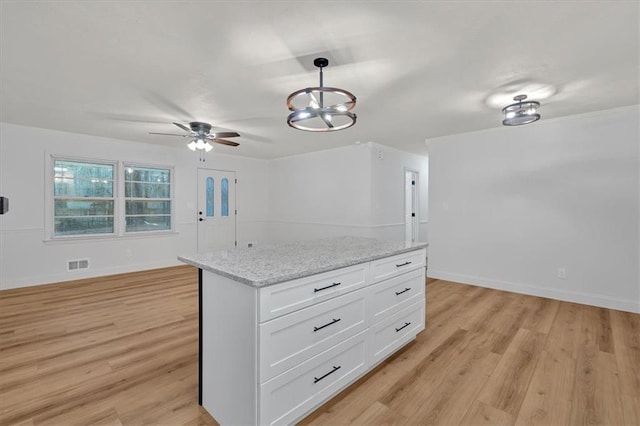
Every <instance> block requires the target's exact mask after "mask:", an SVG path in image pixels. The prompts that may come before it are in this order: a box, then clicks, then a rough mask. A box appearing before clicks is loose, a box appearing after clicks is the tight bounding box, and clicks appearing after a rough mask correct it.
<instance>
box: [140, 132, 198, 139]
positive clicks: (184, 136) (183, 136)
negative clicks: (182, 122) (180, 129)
mask: <svg viewBox="0 0 640 426" xmlns="http://www.w3.org/2000/svg"><path fill="white" fill-rule="evenodd" d="M149 134H150V135H165V136H180V137H181V138H186V137H187V136H189V135H176V134H175V133H156V132H149Z"/></svg>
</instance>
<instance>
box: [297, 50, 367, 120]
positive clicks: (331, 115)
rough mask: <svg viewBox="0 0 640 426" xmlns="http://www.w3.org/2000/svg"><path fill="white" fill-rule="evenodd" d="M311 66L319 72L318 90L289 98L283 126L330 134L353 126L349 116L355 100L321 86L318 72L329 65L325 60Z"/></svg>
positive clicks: (351, 96)
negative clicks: (288, 111)
mask: <svg viewBox="0 0 640 426" xmlns="http://www.w3.org/2000/svg"><path fill="white" fill-rule="evenodd" d="M313 65H315V66H316V67H318V68H320V86H318V87H307V88H306V89H301V90H297V91H295V92H293V93H292V94H290V95H289V97H288V98H287V107H288V108H289V110H290V111H292V113H291V114H289V116H288V117H287V124H288V125H289V126H291V127H293V128H294V129H298V130H304V131H307V132H332V131H336V130H342V129H346V128H348V127H351V126H353V125H354V124H356V115H355V114H354V113H352V112H351V110H352V109H353V107H355V106H356V97H355V96H354V95H353V94H352V93H351V92H348V91H347V90H343V89H336V88H335V87H325V86H323V81H322V68H324V67H326V66H327V65H329V60H328V59H326V58H316V59H315V60H314V61H313Z"/></svg>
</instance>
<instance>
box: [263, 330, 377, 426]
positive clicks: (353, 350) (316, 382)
mask: <svg viewBox="0 0 640 426" xmlns="http://www.w3.org/2000/svg"><path fill="white" fill-rule="evenodd" d="M366 334H367V332H366V331H363V332H362V333H360V334H357V335H355V336H353V337H351V338H349V339H347V340H345V341H343V342H342V343H340V344H339V345H337V346H334V347H333V348H331V349H329V350H328V351H326V352H322V353H321V354H319V355H317V356H316V357H314V358H311V359H309V360H308V361H306V362H304V363H302V364H300V365H298V366H297V367H295V368H293V369H291V370H289V371H287V372H286V373H284V374H281V375H279V376H276V377H274V378H273V379H271V380H269V381H268V382H266V383H264V384H262V385H261V386H260V410H261V412H260V424H261V425H272V424H290V423H293V422H294V421H296V420H298V419H300V418H301V417H302V416H304V415H305V414H307V413H308V412H309V411H310V410H312V409H313V408H315V407H317V406H318V405H320V404H321V403H322V402H324V401H326V400H327V399H329V398H330V397H331V396H333V395H334V394H335V393H336V392H337V391H339V390H340V389H342V388H344V387H346V386H347V385H348V384H350V383H351V382H352V381H353V380H354V379H356V378H357V377H358V376H360V375H361V374H362V373H364V371H365V370H366V369H367V362H366V353H367V351H366Z"/></svg>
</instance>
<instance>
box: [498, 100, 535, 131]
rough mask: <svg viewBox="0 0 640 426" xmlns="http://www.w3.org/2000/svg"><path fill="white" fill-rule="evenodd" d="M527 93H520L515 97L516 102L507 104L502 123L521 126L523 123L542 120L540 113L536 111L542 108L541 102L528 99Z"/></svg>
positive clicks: (503, 109) (503, 111) (503, 110)
mask: <svg viewBox="0 0 640 426" xmlns="http://www.w3.org/2000/svg"><path fill="white" fill-rule="evenodd" d="M525 99H527V95H518V96H515V97H514V98H513V100H514V101H516V103H515V104H511V105H507V106H506V107H504V108H502V113H503V114H504V120H502V124H503V125H505V126H520V125H521V124H529V123H533V122H534V121H538V120H540V114H538V113H537V112H536V111H537V110H538V108H540V103H539V102H536V101H526V102H523V101H524V100H525Z"/></svg>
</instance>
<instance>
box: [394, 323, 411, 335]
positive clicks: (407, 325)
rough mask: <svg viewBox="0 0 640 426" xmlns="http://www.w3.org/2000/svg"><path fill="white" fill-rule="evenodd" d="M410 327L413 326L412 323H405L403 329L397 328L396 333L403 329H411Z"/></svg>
mask: <svg viewBox="0 0 640 426" xmlns="http://www.w3.org/2000/svg"><path fill="white" fill-rule="evenodd" d="M410 325H411V323H410V322H405V323H404V325H403V326H402V327H400V328H396V333H397V332H398V331H400V330H402V329H403V328H406V327H409V326H410Z"/></svg>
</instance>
